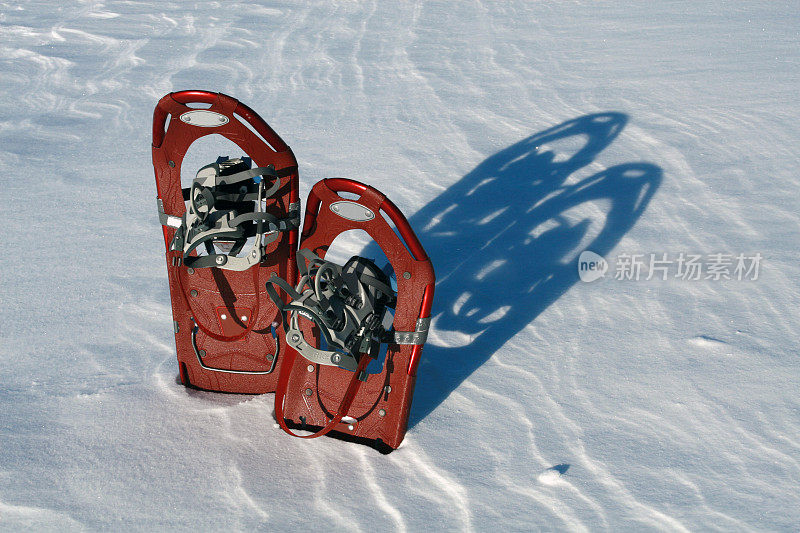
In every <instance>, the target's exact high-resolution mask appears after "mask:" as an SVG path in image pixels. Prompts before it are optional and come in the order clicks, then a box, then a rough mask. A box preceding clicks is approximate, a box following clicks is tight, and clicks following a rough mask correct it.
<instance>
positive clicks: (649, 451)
mask: <svg viewBox="0 0 800 533" xmlns="http://www.w3.org/2000/svg"><path fill="white" fill-rule="evenodd" d="M796 8H797V6H796V4H794V3H793V2H766V1H764V2H734V3H724V4H723V3H717V2H689V1H681V2H647V1H638V2H579V1H569V2H567V1H555V2H526V1H522V0H519V1H515V2H496V3H486V4H482V3H480V2H460V1H451V2H444V1H443V2H419V3H403V4H402V5H397V4H393V3H392V5H388V4H387V3H379V2H338V3H329V2H309V3H305V2H304V3H298V5H294V6H292V5H288V4H286V3H269V2H268V3H263V4H255V3H241V2H225V3H222V2H217V3H205V2H204V3H188V2H187V3H178V2H172V3H170V2H155V1H153V2H127V1H125V2H122V1H110V2H106V3H97V2H88V1H87V2H58V3H56V2H3V3H0V72H1V74H0V91H1V92H2V98H0V184H2V187H0V197H1V198H2V206H3V207H2V214H3V239H2V240H3V244H4V246H3V249H4V253H3V254H2V256H0V267H1V268H2V274H1V275H0V283H1V284H2V286H1V287H2V289H1V292H0V297H1V298H2V315H0V357H1V359H2V364H3V369H2V372H0V528H2V529H6V530H18V529H22V528H31V529H36V530H47V529H52V530H81V529H101V528H109V529H115V528H122V527H124V528H126V529H128V528H132V529H137V530H148V529H152V528H159V527H169V528H171V529H178V530H181V529H196V528H202V529H220V530H222V529H231V528H232V529H244V530H249V529H256V528H267V529H280V528H299V527H309V526H312V525H324V526H325V527H328V526H330V527H332V528H333V529H336V530H342V531H352V530H361V531H369V530H374V529H378V530H400V531H403V530H409V531H421V530H423V529H426V528H430V527H435V528H437V529H444V530H453V531H463V530H497V531H501V530H503V531H504V530H529V529H539V530H551V529H552V530H561V529H569V530H602V529H608V530H620V529H622V530H637V531H639V530H651V529H652V530H670V531H675V530H687V529H688V530H708V529H722V530H759V529H768V530H796V529H797V527H798V523H800V498H799V497H798V493H800V462H798V461H799V459H798V458H800V416H799V415H798V413H800V410H799V409H800V401H799V400H798V390H800V363H798V359H797V346H798V333H797V331H798V318H797V316H798V289H797V286H798V285H797V279H798V277H800V272H799V271H798V270H799V269H798V264H797V243H798V222H800V215H799V214H798V213H800V202H799V201H798V179H797V178H798V174H797V172H798V171H797V167H798V158H797V155H796V154H797V146H798V141H800V126H798V124H800V116H798V105H797V88H798V86H799V85H798V84H799V82H800V67H798V61H799V60H800V53H799V52H798V51H799V50H800V42H798V40H799V39H798V31H797V27H798V23H800V20H798V15H797V9H796ZM181 89H207V90H213V91H222V92H225V93H227V94H230V95H232V96H234V97H236V98H238V99H240V100H241V101H242V102H244V103H246V104H248V105H250V106H251V107H253V108H254V109H255V110H257V111H258V112H259V113H260V114H261V115H263V116H264V118H265V119H266V120H267V121H268V122H269V123H270V124H271V125H272V126H273V127H274V128H275V130H276V131H278V132H279V133H280V134H281V135H282V136H283V137H284V139H286V141H287V142H288V143H289V144H290V146H291V147H292V148H293V149H294V151H295V153H296V154H297V156H298V159H299V161H300V176H301V184H302V192H301V197H303V198H304V197H305V195H306V194H307V192H308V190H309V189H310V187H311V185H312V184H313V183H314V182H316V181H317V180H319V179H321V178H324V177H329V176H346V177H351V178H354V179H358V180H362V181H366V182H368V183H370V184H373V185H374V186H376V187H377V188H379V189H381V190H382V191H383V192H385V193H386V194H387V195H388V196H389V197H390V198H392V199H393V200H394V201H395V202H396V203H397V204H398V205H399V207H400V208H401V209H402V210H403V211H404V212H405V213H406V214H407V215H408V216H409V218H410V220H411V222H412V224H413V225H414V227H415V228H416V229H417V231H418V233H419V235H420V238H421V239H422V241H423V243H424V244H425V246H426V248H427V249H428V251H429V253H430V254H431V256H432V258H433V260H434V265H435V266H436V269H437V277H438V279H439V284H438V286H437V298H436V306H435V314H436V320H435V322H434V333H433V335H432V337H431V339H430V341H429V344H428V346H427V347H426V349H425V352H424V361H423V363H422V366H421V367H420V372H419V375H420V377H419V380H418V384H417V387H418V389H417V395H416V398H415V403H414V407H413V411H412V419H411V427H410V431H409V434H408V437H407V438H406V441H405V443H404V445H403V446H402V447H401V448H400V449H399V450H398V451H396V452H394V453H392V454H391V455H388V456H383V455H380V454H378V453H377V452H375V451H374V450H371V449H369V448H365V447H362V446H358V445H353V444H347V443H342V442H339V441H334V440H331V439H318V440H316V441H310V442H305V441H301V440H298V439H291V438H289V437H288V436H286V435H284V434H283V433H282V432H281V431H279V430H277V429H275V427H274V421H273V409H272V399H273V398H272V395H265V396H258V397H250V396H237V395H224V394H211V393H204V392H197V391H192V390H186V389H184V388H183V387H181V386H180V385H179V384H178V383H176V373H177V369H176V363H175V356H174V345H173V336H172V331H171V320H170V308H169V295H168V289H167V281H166V276H165V268H164V258H163V241H162V239H161V232H160V229H159V226H158V223H157V217H156V210H155V199H154V198H155V185H154V180H153V175H152V169H151V164H150V150H149V146H150V124H151V117H152V110H153V107H154V105H155V103H156V101H157V100H158V98H160V97H161V96H163V95H164V94H166V93H167V92H170V91H173V90H181ZM217 155H231V156H235V155H239V154H238V152H237V151H236V150H233V149H231V147H230V146H229V145H227V144H225V143H221V142H216V141H213V140H204V141H201V142H200V143H198V144H197V145H196V146H195V147H193V149H192V151H190V153H189V154H188V158H187V166H185V167H184V169H183V171H184V175H185V176H187V177H189V176H191V175H192V173H193V172H194V171H196V170H197V168H199V167H200V166H201V165H203V164H205V163H208V162H211V161H213V160H214V158H215V157H216V156H217ZM362 237H363V236H358V235H356V236H353V237H352V238H350V239H349V240H347V239H345V240H344V241H343V242H341V243H340V246H341V248H340V252H341V253H342V254H343V255H347V254H348V253H358V252H359V251H361V250H362V249H363V248H364V247H365V246H366V247H367V249H366V251H365V253H368V254H373V255H374V253H375V250H374V249H373V248H371V247H370V246H369V245H368V243H367V242H366V240H364V239H363V238H362ZM586 249H588V250H591V251H593V252H596V253H598V254H601V255H604V256H605V257H606V258H607V259H609V261H613V259H614V258H615V257H617V256H618V255H619V254H646V255H647V254H651V253H657V254H662V253H667V254H669V256H670V257H671V258H674V257H676V256H677V255H678V254H679V253H682V252H683V253H696V254H702V255H703V256H704V257H705V256H706V255H707V254H712V253H725V254H739V253H745V254H749V255H752V254H755V253H760V254H762V256H763V261H762V264H761V271H760V275H759V278H758V279H757V280H747V281H745V280H743V281H738V280H735V279H734V280H719V281H714V280H698V281H685V280H681V279H675V277H674V276H672V275H671V276H670V279H668V280H666V281H663V280H661V279H660V278H659V277H655V279H651V280H649V281H647V280H644V279H642V280H640V281H633V280H630V281H617V280H615V279H613V278H612V276H611V274H613V271H612V270H610V271H609V273H608V275H607V276H606V278H605V279H603V280H599V281H596V282H594V283H591V284H589V283H582V282H580V281H579V280H578V275H577V260H576V258H577V256H578V254H579V253H580V252H581V251H583V250H586ZM646 272H647V269H645V270H644V271H643V275H642V277H643V278H644V277H646V276H645V275H644V274H646Z"/></svg>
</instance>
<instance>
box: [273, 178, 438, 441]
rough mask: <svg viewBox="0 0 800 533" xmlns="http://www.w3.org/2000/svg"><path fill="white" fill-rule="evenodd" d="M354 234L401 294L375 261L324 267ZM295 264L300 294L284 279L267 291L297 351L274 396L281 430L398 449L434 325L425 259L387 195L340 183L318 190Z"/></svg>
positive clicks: (284, 364) (287, 355) (283, 367)
mask: <svg viewBox="0 0 800 533" xmlns="http://www.w3.org/2000/svg"><path fill="white" fill-rule="evenodd" d="M339 193H350V194H349V195H348V198H351V197H352V196H354V195H355V196H357V198H358V199H356V200H352V199H347V198H344V197H343V196H341V195H340V194H339ZM389 220H390V221H391V223H392V224H393V225H394V226H395V228H396V230H395V229H394V228H393V227H392V225H390V223H389V222H388V221H389ZM351 229H362V230H365V231H366V232H367V233H368V234H369V235H370V236H371V237H372V238H373V239H374V240H375V241H376V243H377V244H378V246H380V248H381V249H382V250H383V252H384V254H385V255H386V257H387V258H388V259H389V263H390V264H391V267H392V269H393V270H394V273H395V274H396V280H397V281H396V283H397V289H396V290H395V289H394V287H392V286H391V283H390V279H389V277H388V275H387V274H386V273H384V272H383V271H381V270H380V269H379V268H378V267H377V265H376V264H375V263H374V262H372V261H370V260H368V259H365V258H361V257H353V258H351V259H350V260H349V261H347V262H346V263H345V265H337V264H334V263H332V262H328V261H325V254H326V252H327V251H328V249H329V247H330V245H331V243H332V242H333V240H334V238H336V236H337V235H339V234H341V233H343V232H345V231H348V230H351ZM297 261H298V269H299V278H298V279H299V281H298V283H297V284H296V286H292V285H291V284H290V283H287V282H285V281H283V280H281V279H280V277H279V275H273V276H272V278H271V280H270V284H269V285H272V286H268V291H269V294H270V297H271V298H272V299H273V301H274V302H275V303H276V304H277V305H278V306H279V307H281V308H282V310H283V311H284V312H285V313H284V319H285V322H284V328H285V331H286V341H287V344H288V346H289V349H287V350H285V352H284V353H283V354H282V361H281V363H280V379H279V382H278V388H277V391H276V394H275V413H276V417H277V419H278V422H279V424H280V425H281V427H283V429H284V430H285V431H287V432H289V433H290V434H293V435H296V434H295V433H293V432H292V429H298V428H299V429H305V430H310V431H312V432H313V433H312V434H308V435H302V437H303V438H311V437H317V436H320V435H324V434H326V433H328V432H331V435H333V436H338V437H340V438H344V439H345V440H355V441H360V442H364V443H367V444H370V445H372V446H374V447H375V448H377V449H379V450H381V451H384V452H388V451H390V450H392V449H396V448H397V447H398V446H399V445H400V443H401V442H402V440H403V437H404V436H405V432H406V427H407V424H408V414H409V409H410V407H411V397H412V394H413V391H414V382H415V380H416V370H417V365H418V363H419V358H420V354H421V351H422V346H423V344H424V343H425V339H426V337H427V332H428V326H429V323H430V318H429V317H430V310H431V304H432V302H433V291H434V273H433V266H432V265H431V262H430V260H429V259H428V256H427V254H426V253H425V250H423V248H422V245H421V244H420V242H419V240H418V239H417V237H416V235H415V234H414V232H413V231H412V230H411V228H410V226H409V224H408V221H407V220H406V219H405V217H404V216H403V215H402V214H401V213H400V211H399V210H398V209H397V207H396V206H395V205H394V204H393V203H392V202H391V201H390V200H388V199H387V198H386V197H385V196H384V195H383V194H381V193H380V192H378V191H377V190H375V189H373V188H372V187H369V186H368V185H364V184H362V183H359V182H356V181H352V180H347V179H338V178H337V179H326V180H323V181H321V182H319V183H317V184H316V185H315V186H314V187H313V189H312V191H311V193H310V195H309V198H308V203H307V205H306V212H305V220H304V223H303V233H302V240H301V242H300V250H299V252H298V254H297ZM275 287H278V288H280V289H281V290H282V291H283V292H284V293H286V295H287V296H288V298H287V300H286V301H288V303H284V301H283V300H281V299H280V298H279V296H278V293H277V292H276V290H275ZM392 309H393V310H394V315H393V319H392V315H391V310H392ZM387 318H388V320H387ZM381 343H385V344H386V345H387V348H386V354H385V361H384V364H383V369H382V370H381V372H380V373H377V374H369V373H367V366H368V365H369V363H370V362H371V361H373V360H374V359H375V358H376V357H377V356H378V354H379V351H380V345H381ZM296 436H301V435H296Z"/></svg>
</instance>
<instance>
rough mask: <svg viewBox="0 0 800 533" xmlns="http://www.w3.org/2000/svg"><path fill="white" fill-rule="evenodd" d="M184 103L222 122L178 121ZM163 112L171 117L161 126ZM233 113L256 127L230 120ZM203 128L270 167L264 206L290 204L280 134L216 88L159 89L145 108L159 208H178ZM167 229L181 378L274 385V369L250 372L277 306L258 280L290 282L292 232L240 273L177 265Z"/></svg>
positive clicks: (229, 386) (289, 159) (292, 163)
mask: <svg viewBox="0 0 800 533" xmlns="http://www.w3.org/2000/svg"><path fill="white" fill-rule="evenodd" d="M192 103H204V104H210V107H209V108H208V111H211V112H214V113H218V114H221V115H224V116H225V117H227V119H228V121H227V122H225V123H224V124H221V125H219V126H213V127H201V126H195V125H190V124H187V123H185V122H183V121H181V120H179V117H180V116H181V115H182V114H183V113H187V112H191V111H196V109H194V108H191V107H188V104H192ZM170 115H171V116H172V120H170V122H169V125H167V118H168V117H169V116H170ZM239 117H241V119H243V120H244V121H245V122H246V123H247V124H249V125H250V127H252V130H254V131H255V132H256V133H257V134H256V133H253V131H252V130H251V129H249V128H248V127H247V126H246V125H245V124H244V123H242V122H241V121H240V120H238V118H239ZM165 127H166V130H165ZM211 134H219V135H222V136H224V137H226V138H227V139H228V140H230V141H232V142H234V143H235V144H237V145H238V146H239V147H240V148H241V149H242V150H243V151H244V152H245V153H246V154H247V155H248V156H250V157H251V158H252V159H253V161H254V162H255V164H256V165H258V166H267V165H269V164H272V165H274V166H275V168H276V170H277V171H278V174H279V176H280V179H281V184H282V185H281V189H280V190H281V191H283V192H282V193H280V192H279V194H280V196H279V197H277V198H276V199H275V200H274V201H270V202H268V207H267V209H268V211H269V210H270V209H272V210H274V212H275V213H276V214H281V215H282V213H284V212H285V210H286V209H287V208H288V205H289V204H297V202H298V200H299V180H298V176H297V160H296V159H295V157H294V154H293V153H292V151H291V149H290V148H289V147H288V146H287V145H286V143H285V142H284V141H283V140H282V139H281V138H280V136H278V134H277V133H275V131H274V130H273V129H272V128H271V127H270V126H269V125H268V124H267V123H266V122H265V121H264V120H263V119H262V118H261V117H260V116H259V115H258V114H257V113H256V112H255V111H253V110H252V109H250V108H249V107H247V106H246V105H244V104H242V103H240V102H238V101H237V100H236V99H234V98H232V97H230V96H227V95H224V94H221V93H212V92H208V91H197V90H191V91H180V92H175V93H171V94H168V95H166V96H164V97H163V98H162V99H161V100H160V101H159V102H158V104H157V106H156V108H155V111H154V112H153V146H152V151H153V168H154V170H155V175H156V189H157V191H158V198H159V199H160V200H161V201H162V202H163V207H164V211H165V213H166V214H167V215H172V216H178V217H179V216H182V215H183V213H184V211H185V204H184V200H183V195H182V192H181V175H180V174H181V172H180V170H181V163H182V161H183V158H184V156H185V154H186V151H187V150H188V148H189V146H190V145H191V144H192V143H193V142H194V141H196V140H197V139H199V138H201V137H204V136H206V135H211ZM259 135H260V136H261V138H259ZM262 138H263V139H262ZM264 141H266V142H264ZM210 155H211V156H212V157H216V155H219V154H210ZM222 155H225V154H222ZM227 155H236V154H227ZM287 186H288V189H287V188H286V187H287ZM281 204H282V205H281ZM282 216H285V215H282ZM174 232H175V230H174V229H173V228H171V227H168V226H163V235H164V244H165V247H166V250H167V252H166V260H167V271H168V274H169V281H170V294H171V299H172V312H173V319H174V321H175V326H176V332H175V340H176V346H177V353H178V362H179V369H180V375H181V380H182V381H183V382H184V383H191V384H192V385H194V386H197V387H200V388H204V389H209V390H218V391H225V392H241V393H251V394H258V393H263V392H271V391H274V390H275V386H276V384H277V371H274V372H272V373H260V374H259V373H256V372H266V370H267V369H268V368H269V367H270V362H269V361H268V360H265V355H266V354H267V353H273V354H274V351H275V339H273V337H272V335H271V329H272V328H271V327H270V326H271V324H272V322H273V321H274V320H275V319H276V318H278V310H277V308H276V307H275V306H274V304H272V302H271V301H270V300H269V298H268V297H267V296H266V293H265V288H264V284H265V283H266V280H267V279H269V276H270V275H271V274H272V273H273V272H274V273H276V274H277V275H279V276H281V277H283V278H285V279H288V280H290V282H293V280H294V279H295V276H296V262H295V251H296V248H297V238H298V231H297V230H294V231H291V232H289V233H288V234H282V235H281V236H280V237H279V238H278V239H277V240H276V241H275V242H273V243H271V244H270V245H269V247H268V249H267V256H266V258H265V259H264V260H263V261H262V263H261V264H260V265H259V266H257V267H252V268H250V269H248V270H247V271H244V272H234V271H227V270H221V269H216V268H205V269H196V270H195V271H193V272H192V274H189V272H188V269H187V268H186V267H185V266H184V265H182V264H181V255H182V253H181V252H180V251H176V252H173V251H170V250H169V245H170V243H171V241H172V237H173V235H174ZM219 308H224V309H226V311H227V312H225V313H224V314H225V318H226V319H227V320H228V322H227V323H226V324H225V326H224V327H223V324H222V323H221V320H220V315H219V314H218V311H217V310H218V309H219ZM195 324H196V326H195ZM193 330H195V335H196V337H195V335H193V333H192V331H193ZM282 336H283V332H282V331H279V332H278V342H279V343H280V345H281V346H284V345H285V342H284V339H283V337H282ZM195 341H196V346H195ZM196 348H197V350H196ZM203 352H205V355H204V356H203V357H204V362H207V363H208V364H203V363H201V361H200V357H199V355H198V354H202V353H203ZM278 357H279V358H280V354H279V355H278ZM226 369H227V371H225V370H226ZM234 372H237V373H234Z"/></svg>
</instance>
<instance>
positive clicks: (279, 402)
mask: <svg viewBox="0 0 800 533" xmlns="http://www.w3.org/2000/svg"><path fill="white" fill-rule="evenodd" d="M296 358H297V352H296V351H295V350H293V349H291V348H290V349H289V350H288V353H287V354H284V356H283V363H282V364H281V369H280V377H279V378H278V390H276V391H275V416H276V417H277V418H278V424H280V426H281V428H282V429H283V430H284V431H285V432H286V433H288V434H289V435H292V436H294V437H300V438H301V439H313V438H316V437H321V436H322V435H325V434H326V433H328V432H329V431H330V430H332V429H333V428H335V427H336V426H337V425H338V424H339V422H341V421H342V417H344V416H346V415H347V411H348V410H349V409H350V405H351V404H352V403H353V400H354V399H355V397H356V394H358V389H359V388H360V387H361V380H360V379H358V376H360V375H361V373H362V372H364V371H365V370H366V368H367V365H368V364H369V362H370V359H371V357H370V356H369V355H367V354H362V355H361V360H360V361H359V362H358V367H357V368H356V371H355V372H354V373H353V377H352V378H351V379H350V384H349V385H348V386H347V391H345V393H344V397H343V398H342V401H341V403H340V404H339V408H338V409H337V410H336V415H335V416H334V417H333V419H331V421H330V422H328V423H327V424H325V427H323V428H322V429H320V430H319V431H317V432H316V433H312V434H311V435H298V434H297V433H294V432H293V431H292V430H291V429H289V426H287V425H286V420H285V419H284V418H283V412H284V411H283V401H284V399H285V398H286V390H287V388H288V385H289V374H291V371H292V369H293V367H294V360H295V359H296Z"/></svg>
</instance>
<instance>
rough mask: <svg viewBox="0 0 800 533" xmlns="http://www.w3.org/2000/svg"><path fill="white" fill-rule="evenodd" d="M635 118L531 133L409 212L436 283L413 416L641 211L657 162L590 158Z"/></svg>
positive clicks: (614, 117)
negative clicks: (601, 165) (609, 162)
mask: <svg viewBox="0 0 800 533" xmlns="http://www.w3.org/2000/svg"><path fill="white" fill-rule="evenodd" d="M627 120H628V118H627V116H626V115H624V114H622V113H615V112H608V113H599V114H592V115H586V116H583V117H579V118H576V119H573V120H570V121H567V122H564V123H562V124H560V125H558V126H555V127H553V128H550V129H547V130H545V131H542V132H539V133H537V134H535V135H532V136H530V137H528V138H526V139H524V140H522V141H520V142H518V143H516V144H514V145H512V146H510V147H508V148H506V149H504V150H502V151H500V152H498V153H496V154H495V155H493V156H491V157H489V158H488V159H486V160H485V161H484V162H482V163H481V164H480V165H478V166H477V167H476V168H475V169H474V170H472V171H471V172H470V173H468V174H467V175H465V176H464V177H463V178H462V179H461V180H460V181H459V182H457V183H456V184H454V185H453V186H451V187H450V188H449V189H447V190H446V191H444V192H443V193H442V194H441V195H440V196H439V197H437V198H436V199H434V200H433V201H432V202H430V203H429V204H428V205H427V206H425V207H424V208H423V209H421V210H420V211H419V212H417V213H416V214H414V216H412V217H410V219H409V221H410V222H411V226H412V227H413V228H414V229H415V231H416V232H417V235H418V236H419V238H420V240H421V242H422V244H423V245H424V246H425V249H426V251H427V252H428V253H429V254H430V256H431V259H432V260H433V265H434V268H435V270H436V278H437V285H436V295H435V298H434V309H433V317H434V322H433V330H434V332H433V334H432V337H431V339H429V342H428V344H427V345H426V346H425V349H424V350H423V356H422V357H423V358H422V363H421V366H420V369H419V377H418V380H417V385H416V391H415V397H414V402H413V404H412V410H411V417H410V420H409V426H413V425H415V424H416V423H417V422H419V421H420V420H422V419H424V418H425V417H426V416H427V415H428V414H429V413H430V412H431V411H433V410H434V409H435V408H436V407H437V406H438V405H439V404H441V403H442V402H443V401H444V400H445V398H447V397H448V396H449V395H450V393H451V392H452V391H454V390H455V389H456V388H458V387H459V386H460V384H461V383H462V382H463V381H464V380H465V379H466V378H467V377H469V376H470V375H471V374H472V373H473V372H474V371H475V370H476V369H477V368H479V367H480V366H481V365H482V364H483V363H484V362H486V361H487V360H488V359H489V357H491V355H492V354H493V353H495V351H496V350H498V349H499V348H500V347H501V346H503V344H505V343H506V342H507V341H508V340H509V339H511V338H512V337H514V335H516V334H517V333H518V332H519V331H520V330H522V329H523V328H524V327H525V326H527V325H528V324H530V323H531V322H532V321H533V320H535V319H536V317H537V316H539V314H541V313H542V312H543V311H544V310H545V309H547V307H548V306H549V305H550V304H552V303H553V302H555V301H556V300H557V299H558V298H559V297H560V296H561V295H562V294H564V293H565V292H566V291H567V290H568V289H569V288H570V287H571V286H572V285H573V284H575V282H577V281H578V279H579V278H578V271H577V270H578V269H577V257H578V255H579V254H580V252H581V251H583V250H591V251H593V252H595V253H598V254H600V255H607V254H608V253H609V252H610V251H611V250H612V249H613V248H614V246H616V245H617V243H618V242H619V241H620V239H621V238H622V236H623V235H625V233H626V232H627V231H628V230H629V229H630V228H631V227H632V226H633V225H634V223H635V222H636V221H637V219H638V218H639V217H640V216H641V214H642V212H643V211H644V210H645V208H646V207H647V205H648V203H649V202H650V200H651V198H652V197H653V194H654V193H655V191H656V189H657V188H658V186H659V185H660V183H661V179H662V170H661V168H659V167H658V166H656V165H653V164H650V163H645V162H635V163H626V164H620V165H615V166H612V167H610V168H607V169H605V170H603V171H600V172H594V171H593V170H592V169H590V168H588V166H589V165H590V164H591V163H592V162H593V161H594V160H595V158H596V157H597V156H598V154H599V153H600V152H602V151H603V150H604V149H605V148H606V147H607V146H609V145H610V144H611V143H612V142H613V141H614V139H615V138H616V137H617V136H618V135H619V133H620V132H621V131H622V129H623V128H624V127H625V124H626V123H627ZM371 246H374V245H371ZM371 246H368V247H367V249H366V250H364V252H363V254H364V255H365V256H366V257H371V256H370V253H373V255H374V251H373V250H372V249H371ZM430 340H433V341H434V342H430ZM437 341H439V342H442V343H443V344H444V343H446V344H447V346H437V345H436V344H435V342H437ZM531 349H532V350H536V346H531ZM552 356H553V357H558V354H553V355H552Z"/></svg>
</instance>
